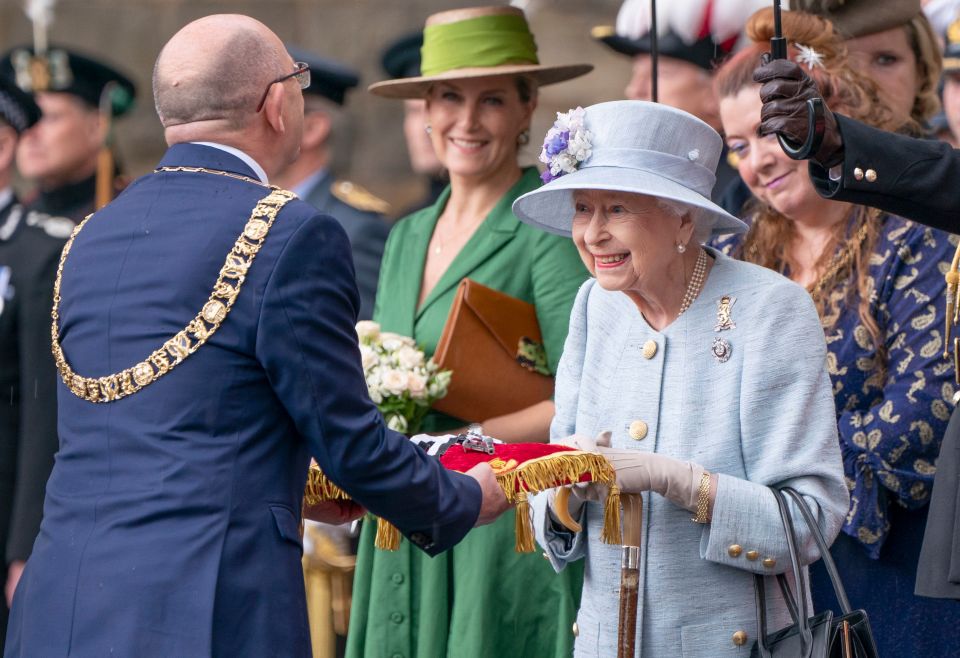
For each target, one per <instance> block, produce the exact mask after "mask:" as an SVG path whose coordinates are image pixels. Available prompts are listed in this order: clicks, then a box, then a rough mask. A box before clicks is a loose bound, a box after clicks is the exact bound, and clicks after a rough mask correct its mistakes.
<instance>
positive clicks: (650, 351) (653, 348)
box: [643, 340, 657, 359]
mask: <svg viewBox="0 0 960 658" xmlns="http://www.w3.org/2000/svg"><path fill="white" fill-rule="evenodd" d="M656 355H657V341H655V340H648V341H647V342H646V343H644V344H643V358H645V359H652V358H653V357H655V356H656Z"/></svg>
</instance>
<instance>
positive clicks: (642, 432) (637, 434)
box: [630, 420, 647, 441]
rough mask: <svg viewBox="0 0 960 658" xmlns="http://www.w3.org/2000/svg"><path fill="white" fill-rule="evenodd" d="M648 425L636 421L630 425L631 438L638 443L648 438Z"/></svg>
mask: <svg viewBox="0 0 960 658" xmlns="http://www.w3.org/2000/svg"><path fill="white" fill-rule="evenodd" d="M646 436H647V424H646V423H645V422H643V421H642V420H635V421H633V422H632V423H630V438H631V439H634V440H636V441H640V440H641V439H644V438H646Z"/></svg>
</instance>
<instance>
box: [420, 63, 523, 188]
mask: <svg viewBox="0 0 960 658" xmlns="http://www.w3.org/2000/svg"><path fill="white" fill-rule="evenodd" d="M535 105H536V102H535V101H534V100H530V101H526V102H525V101H523V100H522V99H521V98H520V92H519V90H518V88H517V81H516V79H515V78H513V77H511V76H493V77H484V78H468V79H464V80H455V81H449V82H437V83H436V84H434V85H433V86H432V87H431V88H430V91H429V93H428V94H427V119H428V121H429V123H430V128H431V130H430V137H431V139H432V141H433V148H434V150H435V151H436V153H437V157H438V158H439V159H440V161H441V162H442V163H443V165H444V167H446V168H447V170H448V171H449V172H450V173H451V174H452V175H458V176H467V177H481V178H482V177H484V176H487V175H491V174H493V173H495V172H498V171H501V170H502V168H503V167H504V166H507V165H512V166H516V160H517V138H518V137H519V135H520V133H521V132H523V131H524V130H525V129H527V128H528V127H529V125H530V117H531V115H532V114H533V109H534V106H535Z"/></svg>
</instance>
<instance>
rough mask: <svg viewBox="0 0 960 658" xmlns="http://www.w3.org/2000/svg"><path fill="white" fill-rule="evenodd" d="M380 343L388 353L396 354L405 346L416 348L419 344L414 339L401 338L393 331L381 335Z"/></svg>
mask: <svg viewBox="0 0 960 658" xmlns="http://www.w3.org/2000/svg"><path fill="white" fill-rule="evenodd" d="M380 341H381V344H382V345H383V349H385V350H387V351H388V352H396V351H397V350H399V349H400V348H401V347H403V346H404V345H409V346H410V347H416V346H417V344H416V342H414V340H413V339H412V338H407V337H406V336H401V335H400V334H395V333H393V332H391V331H384V332H383V333H382V334H380Z"/></svg>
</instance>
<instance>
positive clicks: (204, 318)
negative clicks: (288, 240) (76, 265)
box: [51, 167, 296, 402]
mask: <svg viewBox="0 0 960 658" xmlns="http://www.w3.org/2000/svg"><path fill="white" fill-rule="evenodd" d="M156 171H157V172H187V173H204V174H216V175H218V176H226V177H228V178H236V179H239V180H245V181H248V182H251V183H255V184H257V185H263V183H261V182H260V181H258V180H254V179H252V178H249V177H247V176H240V175H238V174H231V173H230V172H226V171H218V170H216V169H204V168H202V167H161V168H159V169H157V170H156ZM265 187H269V188H270V193H269V194H268V195H267V196H265V197H263V198H262V199H260V201H259V202H257V205H256V207H255V208H254V209H253V212H252V213H251V214H250V219H248V220H247V223H246V225H245V226H244V228H243V232H242V233H241V234H240V236H239V237H238V238H237V241H236V242H235V243H234V244H233V248H232V249H231V250H230V253H228V254H227V258H226V260H225V261H224V264H223V267H222V268H220V274H219V276H218V277H217V281H216V283H215V284H214V285H213V292H211V293H210V297H209V298H208V299H207V302H206V303H205V304H204V305H203V308H202V309H201V310H200V312H199V313H197V315H196V317H194V318H193V320H191V321H190V323H189V324H188V325H187V326H186V328H184V329H183V330H182V331H179V332H177V333H176V334H175V335H174V336H173V338H171V339H170V340H168V341H166V342H165V343H164V344H163V345H162V346H161V347H160V348H159V349H157V350H154V351H153V353H151V354H150V356H148V357H147V358H146V359H144V360H143V361H141V362H140V363H137V364H136V365H134V366H131V367H130V368H127V369H125V370H122V371H120V372H118V373H116V374H113V375H107V376H105V377H84V376H82V375H78V374H77V373H75V372H74V371H73V369H72V368H71V367H70V364H68V363H67V359H66V357H65V356H64V354H63V350H62V349H61V347H60V340H59V337H60V327H59V324H60V322H59V320H60V315H59V309H60V280H61V278H62V276H63V264H64V263H65V262H66V260H67V255H68V254H69V253H70V248H71V247H72V246H73V241H74V239H75V238H76V237H77V235H78V234H79V233H80V231H81V230H82V229H83V227H84V225H86V223H87V222H88V221H90V218H91V217H93V215H88V216H87V218H86V219H84V220H83V221H82V222H80V224H79V225H78V226H77V228H75V229H74V231H73V234H72V235H71V236H70V239H69V240H68V241H67V244H66V245H64V247H63V253H62V254H61V255H60V265H59V266H58V267H57V279H56V282H55V283H54V287H53V311H52V312H51V316H52V318H53V323H52V325H51V334H52V336H51V337H52V339H53V358H54V360H55V361H56V364H57V370H58V371H59V372H60V377H61V378H62V379H63V383H64V384H66V385H67V388H69V389H70V391H71V392H72V393H73V394H74V395H76V396H77V397H79V398H83V399H84V400H87V401H88V402H113V401H114V400H119V399H120V398H124V397H126V396H128V395H132V394H133V393H136V392H137V391H139V390H141V389H142V388H144V387H145V386H148V385H150V384H152V383H153V382H155V381H157V380H158V379H160V377H162V376H164V375H165V374H167V373H168V372H170V371H171V370H173V369H174V368H175V367H176V366H177V365H179V364H180V363H183V361H184V360H186V358H187V357H188V356H190V355H191V354H193V353H194V352H196V351H197V350H198V349H200V346H202V345H203V344H204V343H206V342H207V340H208V339H209V338H210V336H212V335H213V334H215V333H216V332H217V329H219V328H220V325H221V324H223V321H224V320H226V318H227V315H228V314H229V313H230V309H231V308H233V303H234V301H236V299H237V295H239V294H240V288H241V286H242V285H243V282H244V281H245V280H246V276H247V272H248V271H249V269H250V266H251V265H253V260H254V258H256V256H257V253H258V252H259V251H260V247H262V246H263V242H264V240H265V239H266V237H267V233H269V232H270V227H271V226H273V222H274V220H276V218H277V214H278V213H279V212H280V210H281V209H282V208H283V207H284V206H285V205H286V204H287V203H288V202H289V201H290V200H292V199H295V198H296V195H295V194H294V193H293V192H289V191H287V190H282V189H280V188H278V187H271V186H265Z"/></svg>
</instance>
